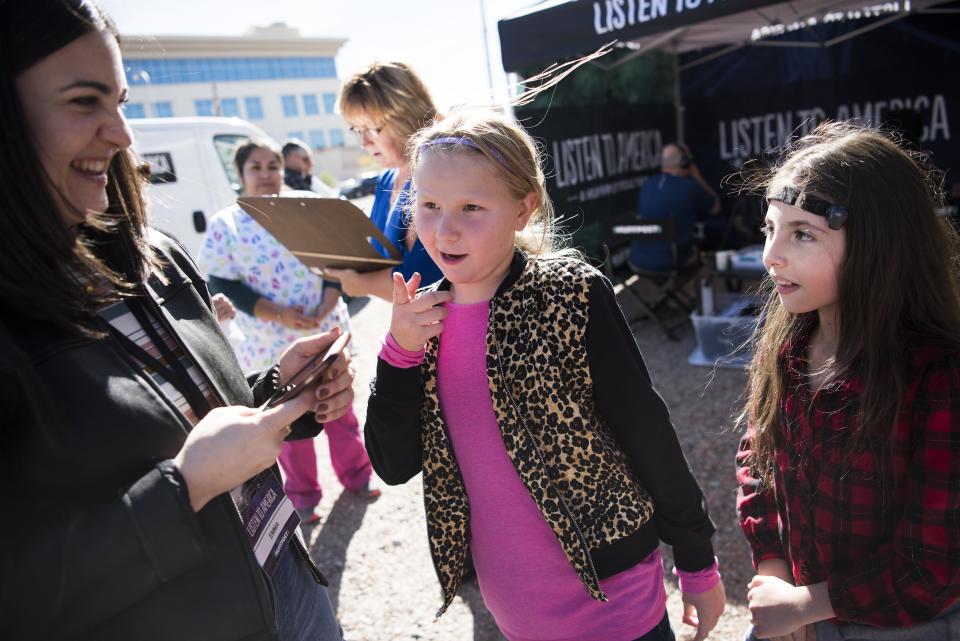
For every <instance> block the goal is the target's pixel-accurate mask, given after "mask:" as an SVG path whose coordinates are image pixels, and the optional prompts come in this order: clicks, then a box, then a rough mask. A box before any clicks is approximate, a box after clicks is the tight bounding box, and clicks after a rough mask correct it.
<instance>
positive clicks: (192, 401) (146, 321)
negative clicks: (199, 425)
mask: <svg viewBox="0 0 960 641" xmlns="http://www.w3.org/2000/svg"><path fill="white" fill-rule="evenodd" d="M125 303H126V305H127V308H128V309H129V310H130V312H131V313H132V314H133V315H134V317H135V318H136V319H137V322H138V323H140V327H142V328H143V331H145V332H146V333H147V335H148V336H149V337H150V340H152V341H153V344H154V345H155V346H156V348H157V350H159V351H160V355H161V356H162V357H163V361H166V362H163V361H161V360H160V359H158V358H156V357H154V356H153V355H151V354H150V353H149V352H147V351H146V350H145V349H143V348H142V347H140V346H139V345H137V344H136V343H135V342H133V341H132V340H130V338H128V337H127V336H126V335H125V334H124V333H123V332H121V331H120V330H118V329H117V328H116V327H114V326H113V325H111V324H109V323H107V325H108V327H109V329H110V333H111V334H112V335H113V337H114V338H116V339H117V341H119V343H120V344H121V345H123V347H124V348H125V349H126V350H127V351H128V352H129V353H130V355H131V356H133V357H134V358H135V359H137V360H138V361H140V363H142V364H143V365H145V366H147V367H150V368H152V369H153V370H154V371H156V372H157V373H158V374H160V376H162V377H163V378H164V379H166V381H167V382H169V383H170V384H171V385H173V386H174V387H175V388H176V389H177V391H178V392H180V394H181V395H183V398H184V399H186V401H187V403H188V404H189V405H190V409H192V410H193V413H194V414H196V415H197V418H203V417H204V416H206V414H207V412H209V411H210V409H211V407H210V402H209V401H208V400H207V399H206V397H205V396H204V395H203V392H202V391H200V388H199V387H197V384H196V383H194V382H193V379H192V378H190V373H189V372H188V371H187V368H186V367H184V366H183V363H181V362H180V359H179V358H177V355H176V354H174V353H173V350H172V349H170V347H169V346H168V345H167V342H166V341H165V340H164V339H163V337H162V336H161V335H160V332H158V331H157V328H156V327H154V325H153V321H152V320H151V319H150V316H149V314H148V313H147V310H146V308H145V306H144V304H143V303H142V302H140V301H137V300H135V299H129V298H128V299H127V300H126V301H125ZM171 338H174V337H171Z"/></svg>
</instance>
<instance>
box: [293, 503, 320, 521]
mask: <svg viewBox="0 0 960 641" xmlns="http://www.w3.org/2000/svg"><path fill="white" fill-rule="evenodd" d="M297 515H298V516H299V517H300V523H301V524H302V525H313V524H315V523H319V522H320V513H319V512H317V506H316V505H314V506H312V507H298V508H297Z"/></svg>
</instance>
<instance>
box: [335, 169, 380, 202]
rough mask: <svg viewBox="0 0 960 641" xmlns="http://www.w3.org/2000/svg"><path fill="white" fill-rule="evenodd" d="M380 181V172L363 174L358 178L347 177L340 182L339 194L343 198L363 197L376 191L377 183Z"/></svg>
mask: <svg viewBox="0 0 960 641" xmlns="http://www.w3.org/2000/svg"><path fill="white" fill-rule="evenodd" d="M379 182H380V174H378V173H368V174H363V175H362V176H361V177H360V179H359V180H357V179H356V178H348V179H347V180H344V181H343V182H342V183H340V195H341V196H343V197H344V198H348V199H350V200H353V199H354V198H363V197H364V196H369V195H371V194H373V193H374V192H375V191H377V183H379Z"/></svg>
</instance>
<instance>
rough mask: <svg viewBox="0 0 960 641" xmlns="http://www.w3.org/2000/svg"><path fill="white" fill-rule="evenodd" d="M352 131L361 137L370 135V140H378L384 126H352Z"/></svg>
mask: <svg viewBox="0 0 960 641" xmlns="http://www.w3.org/2000/svg"><path fill="white" fill-rule="evenodd" d="M350 131H352V132H353V133H355V134H357V135H358V136H359V137H361V138H363V137H364V136H369V138H370V140H376V139H377V138H378V137H379V136H380V132H381V131H383V127H363V128H360V127H354V126H353V125H351V126H350Z"/></svg>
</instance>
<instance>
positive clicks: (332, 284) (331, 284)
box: [323, 280, 343, 292]
mask: <svg viewBox="0 0 960 641" xmlns="http://www.w3.org/2000/svg"><path fill="white" fill-rule="evenodd" d="M327 287H333V288H334V289H339V290H340V291H341V292H342V291H343V285H342V284H341V283H340V281H339V280H325V281H323V288H324V289H326V288H327Z"/></svg>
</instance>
